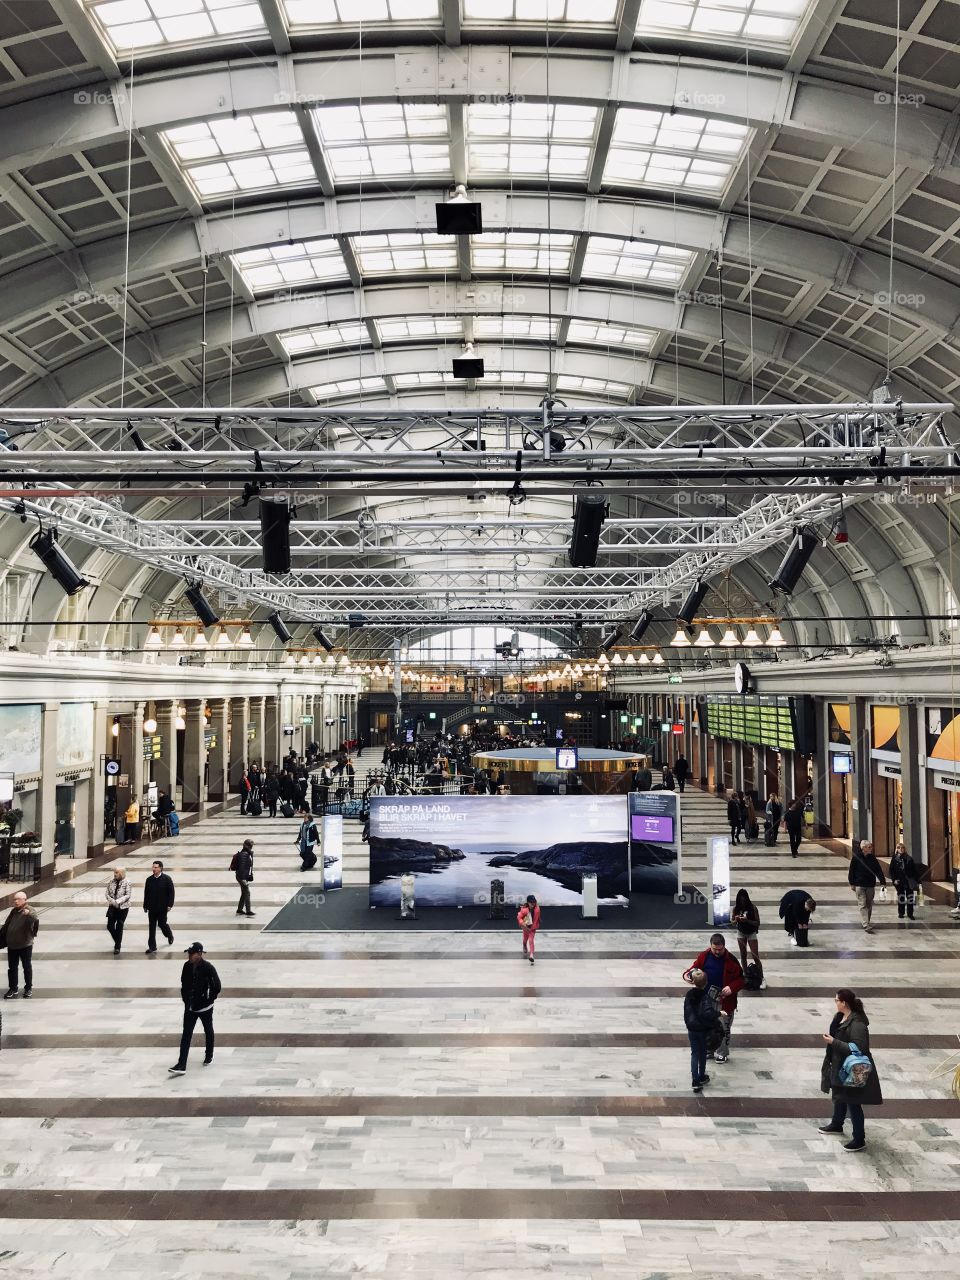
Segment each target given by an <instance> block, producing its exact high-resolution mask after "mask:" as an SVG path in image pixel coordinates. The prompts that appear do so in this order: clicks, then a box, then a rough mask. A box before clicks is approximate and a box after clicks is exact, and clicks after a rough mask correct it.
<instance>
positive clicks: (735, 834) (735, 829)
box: [727, 795, 742, 844]
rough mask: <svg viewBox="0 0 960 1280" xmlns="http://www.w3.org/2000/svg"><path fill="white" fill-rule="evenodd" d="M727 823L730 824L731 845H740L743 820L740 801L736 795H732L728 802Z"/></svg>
mask: <svg viewBox="0 0 960 1280" xmlns="http://www.w3.org/2000/svg"><path fill="white" fill-rule="evenodd" d="M727 822H729V824H730V843H731V844H739V843H740V832H741V830H742V818H741V814H740V801H739V800H738V799H737V797H736V796H735V795H731V797H730V799H729V800H728V801H727Z"/></svg>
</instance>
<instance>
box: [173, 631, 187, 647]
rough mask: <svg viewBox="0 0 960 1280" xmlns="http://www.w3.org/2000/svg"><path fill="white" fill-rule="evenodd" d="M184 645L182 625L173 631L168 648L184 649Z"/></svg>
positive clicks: (185, 644)
mask: <svg viewBox="0 0 960 1280" xmlns="http://www.w3.org/2000/svg"><path fill="white" fill-rule="evenodd" d="M186 647H187V642H186V640H185V639H184V638H183V627H177V629H176V631H175V632H174V633H173V639H172V640H171V641H170V648H171V649H185V648H186Z"/></svg>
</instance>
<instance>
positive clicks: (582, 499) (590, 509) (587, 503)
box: [568, 493, 607, 569]
mask: <svg viewBox="0 0 960 1280" xmlns="http://www.w3.org/2000/svg"><path fill="white" fill-rule="evenodd" d="M606 517H607V499H606V497H605V496H604V494H602V493H581V494H578V495H577V506H576V510H575V511H574V513H573V534H572V536H571V538H570V550H569V552H568V558H569V560H570V563H571V564H572V565H573V566H574V567H575V568H577V569H589V568H591V567H592V566H593V565H595V564H596V563H597V551H598V550H599V547H600V530H601V529H602V527H603V522H604V520H605V519H606Z"/></svg>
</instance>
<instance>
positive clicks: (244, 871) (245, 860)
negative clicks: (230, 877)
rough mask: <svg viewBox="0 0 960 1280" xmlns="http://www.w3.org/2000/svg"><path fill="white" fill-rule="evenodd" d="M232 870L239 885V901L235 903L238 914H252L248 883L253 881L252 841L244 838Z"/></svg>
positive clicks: (253, 912) (254, 913)
mask: <svg viewBox="0 0 960 1280" xmlns="http://www.w3.org/2000/svg"><path fill="white" fill-rule="evenodd" d="M233 869H234V872H235V874H236V877H237V884H238V885H239V886H240V901H239V902H238V903H237V915H238V916H253V915H256V912H255V911H251V909H250V885H251V884H252V883H253V841H252V840H244V842H243V844H242V845H241V846H240V848H239V849H238V850H237V854H236V857H235V858H234V868H233Z"/></svg>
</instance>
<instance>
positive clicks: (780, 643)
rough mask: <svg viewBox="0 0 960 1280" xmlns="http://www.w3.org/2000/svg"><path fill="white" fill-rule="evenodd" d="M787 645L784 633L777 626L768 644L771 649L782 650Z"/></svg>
mask: <svg viewBox="0 0 960 1280" xmlns="http://www.w3.org/2000/svg"><path fill="white" fill-rule="evenodd" d="M786 643H787V642H786V640H784V638H783V632H782V631H781V630H780V628H779V626H776V625H775V626H774V628H773V630H772V631H771V632H770V639H769V640H768V641H767V644H768V645H769V646H770V648H771V649H782V648H783V647H784V645H785V644H786Z"/></svg>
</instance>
